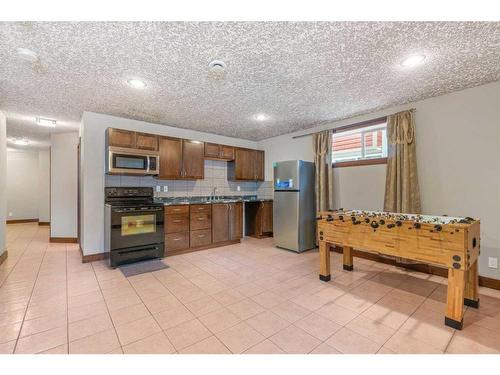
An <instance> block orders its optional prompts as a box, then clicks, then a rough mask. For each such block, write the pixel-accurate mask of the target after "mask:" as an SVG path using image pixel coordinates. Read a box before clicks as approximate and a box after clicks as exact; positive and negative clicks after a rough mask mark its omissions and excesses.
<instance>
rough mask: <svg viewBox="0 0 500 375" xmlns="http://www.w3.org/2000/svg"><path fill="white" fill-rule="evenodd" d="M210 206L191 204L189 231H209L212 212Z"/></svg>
mask: <svg viewBox="0 0 500 375" xmlns="http://www.w3.org/2000/svg"><path fill="white" fill-rule="evenodd" d="M211 208H212V207H211V205H210V204H192V205H191V206H190V221H189V228H190V229H191V230H199V229H210V228H211V227H212V210H211Z"/></svg>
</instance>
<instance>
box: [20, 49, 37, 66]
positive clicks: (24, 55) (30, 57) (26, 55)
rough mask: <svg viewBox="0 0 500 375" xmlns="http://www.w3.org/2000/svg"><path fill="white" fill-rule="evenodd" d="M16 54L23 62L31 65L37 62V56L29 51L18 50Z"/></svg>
mask: <svg viewBox="0 0 500 375" xmlns="http://www.w3.org/2000/svg"><path fill="white" fill-rule="evenodd" d="M16 52H17V55H18V56H19V57H20V58H21V59H23V60H25V61H29V62H31V63H35V62H37V61H38V54H37V53H36V52H34V51H32V50H30V49H27V48H18V49H17V50H16Z"/></svg>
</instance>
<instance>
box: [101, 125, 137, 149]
mask: <svg viewBox="0 0 500 375" xmlns="http://www.w3.org/2000/svg"><path fill="white" fill-rule="evenodd" d="M107 136H108V146H114V147H127V148H135V146H136V133H135V132H133V131H129V130H123V129H115V128H108V129H107Z"/></svg>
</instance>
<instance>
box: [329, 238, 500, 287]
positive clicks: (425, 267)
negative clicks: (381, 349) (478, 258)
mask: <svg viewBox="0 0 500 375" xmlns="http://www.w3.org/2000/svg"><path fill="white" fill-rule="evenodd" d="M330 250H333V251H335V252H336V253H340V254H342V247H339V246H330ZM352 255H353V256H355V257H358V258H362V259H368V260H373V261H375V262H379V263H384V264H390V265H392V266H396V267H403V268H407V269H410V270H413V271H418V272H423V273H428V274H430V275H436V276H442V277H448V269H446V268H443V267H438V266H434V265H431V264H421V263H418V264H405V263H399V262H397V261H396V260H395V259H391V258H386V257H382V256H380V255H377V254H373V253H368V252H365V251H359V250H353V252H352ZM479 285H480V286H484V287H487V288H491V289H497V290H500V280H497V279H492V278H490V277H486V276H479Z"/></svg>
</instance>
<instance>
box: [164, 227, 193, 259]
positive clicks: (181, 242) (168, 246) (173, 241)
mask: <svg viewBox="0 0 500 375" xmlns="http://www.w3.org/2000/svg"><path fill="white" fill-rule="evenodd" d="M185 249H189V231H186V232H179V233H170V234H167V235H166V236H165V250H166V253H167V255H169V252H172V251H179V250H185Z"/></svg>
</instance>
